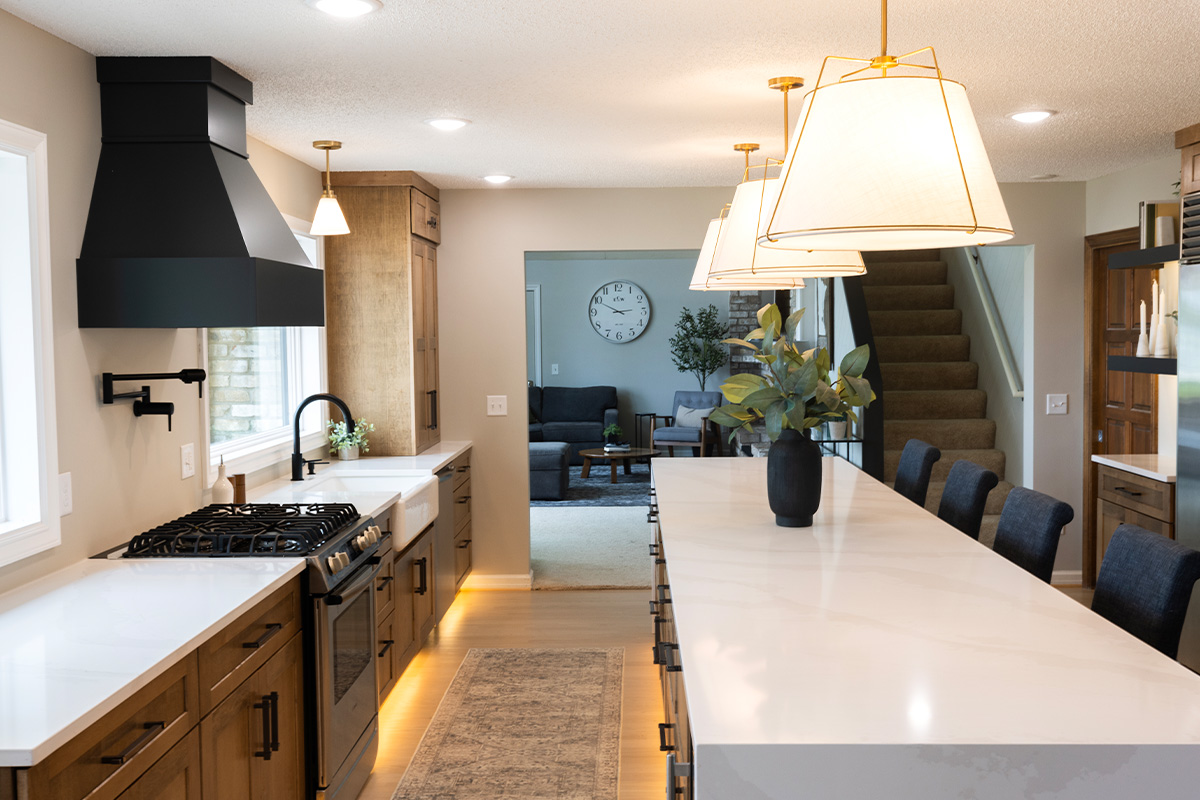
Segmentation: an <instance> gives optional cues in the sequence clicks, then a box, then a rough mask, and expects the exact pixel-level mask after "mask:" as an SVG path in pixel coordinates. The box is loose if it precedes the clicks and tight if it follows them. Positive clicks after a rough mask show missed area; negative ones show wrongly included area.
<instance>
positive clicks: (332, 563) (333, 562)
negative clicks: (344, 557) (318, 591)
mask: <svg viewBox="0 0 1200 800" xmlns="http://www.w3.org/2000/svg"><path fill="white" fill-rule="evenodd" d="M325 563H326V564H328V565H329V571H330V572H337V571H338V570H339V569H341V568H342V562H341V561H339V560H338V557H337V553H334V554H333V555H331V556H330V557H329V558H328V560H326V562H325Z"/></svg>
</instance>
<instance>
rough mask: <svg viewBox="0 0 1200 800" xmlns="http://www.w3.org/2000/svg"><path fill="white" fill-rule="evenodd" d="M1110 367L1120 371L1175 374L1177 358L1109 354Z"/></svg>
mask: <svg viewBox="0 0 1200 800" xmlns="http://www.w3.org/2000/svg"><path fill="white" fill-rule="evenodd" d="M1108 368H1109V369H1111V370H1115V371H1118V372H1146V373H1150V374H1152V375H1174V374H1175V369H1176V368H1175V359H1173V358H1151V357H1142V358H1139V357H1137V356H1109V357H1108Z"/></svg>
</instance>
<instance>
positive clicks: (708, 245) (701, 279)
mask: <svg viewBox="0 0 1200 800" xmlns="http://www.w3.org/2000/svg"><path fill="white" fill-rule="evenodd" d="M728 211H729V206H728V205H727V206H725V207H724V208H723V209H721V215H720V216H719V217H717V218H716V219H714V220H712V221H710V222H709V223H708V230H707V231H706V232H705V234H704V244H702V245H701V246H700V257H699V258H697V259H696V269H695V270H694V271H693V272H692V280H691V282H690V283H689V284H688V288H689V289H691V290H692V291H697V292H764V291H770V290H774V289H803V288H804V280H803V279H802V278H784V277H781V276H776V277H774V278H755V277H753V276H750V277H746V278H741V277H739V278H724V279H717V278H712V277H710V276H709V270H710V269H711V268H712V261H713V255H715V253H716V249H717V240H718V239H719V238H720V236H721V226H722V224H723V223H724V222H725V216H726V214H727V213H728Z"/></svg>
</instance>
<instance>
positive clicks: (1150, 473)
mask: <svg viewBox="0 0 1200 800" xmlns="http://www.w3.org/2000/svg"><path fill="white" fill-rule="evenodd" d="M1092 461H1095V462H1096V463H1097V464H1103V465H1104V466H1106V467H1112V468H1113V469H1120V470H1124V471H1125V472H1132V473H1133V474H1134V475H1141V476H1142V477H1145V478H1151V479H1153V480H1156V481H1163V482H1165V483H1174V482H1175V456H1173V455H1170V456H1167V455H1162V456H1160V455H1134V456H1119V455H1112V456H1110V455H1094V456H1092Z"/></svg>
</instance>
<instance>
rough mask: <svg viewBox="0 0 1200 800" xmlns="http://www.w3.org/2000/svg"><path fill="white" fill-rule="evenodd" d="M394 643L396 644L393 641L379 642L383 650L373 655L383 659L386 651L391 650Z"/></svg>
mask: <svg viewBox="0 0 1200 800" xmlns="http://www.w3.org/2000/svg"><path fill="white" fill-rule="evenodd" d="M395 643H396V640H395V639H384V640H383V641H381V642H380V644H382V645H383V649H382V650H380V651H379V652H378V653H376V654H375V655H377V656H379V657H380V658H383V657H384V656H386V655H387V651H388V650H391V649H392V645H394V644H395Z"/></svg>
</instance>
